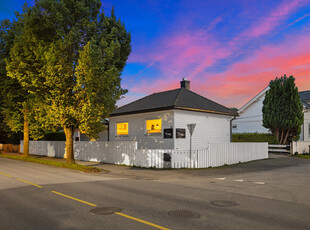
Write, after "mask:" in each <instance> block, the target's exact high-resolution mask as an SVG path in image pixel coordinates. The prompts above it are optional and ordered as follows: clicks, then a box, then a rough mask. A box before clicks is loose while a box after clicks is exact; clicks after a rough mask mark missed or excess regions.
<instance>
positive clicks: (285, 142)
mask: <svg viewBox="0 0 310 230" xmlns="http://www.w3.org/2000/svg"><path fill="white" fill-rule="evenodd" d="M289 133H290V130H289V129H288V130H287V132H286V135H285V137H284V141H283V143H284V144H285V145H286V144H287V138H288V135H289Z"/></svg>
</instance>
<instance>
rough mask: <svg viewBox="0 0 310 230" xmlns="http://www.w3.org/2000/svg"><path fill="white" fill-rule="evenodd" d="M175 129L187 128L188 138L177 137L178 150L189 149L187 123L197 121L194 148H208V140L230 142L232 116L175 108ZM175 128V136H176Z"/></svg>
mask: <svg viewBox="0 0 310 230" xmlns="http://www.w3.org/2000/svg"><path fill="white" fill-rule="evenodd" d="M174 117H175V129H176V128H183V129H185V130H186V138H185V139H183V138H176V139H175V149H176V150H189V148H190V134H189V131H188V128H187V124H192V123H195V124H196V127H195V130H194V133H193V136H192V149H202V148H206V147H207V144H208V142H230V120H231V119H232V117H231V116H226V115H219V114H212V113H203V112H196V111H195V112H193V111H185V110H175V115H174ZM175 129H174V134H173V135H174V136H175Z"/></svg>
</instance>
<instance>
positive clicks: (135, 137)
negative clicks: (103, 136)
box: [109, 110, 174, 149]
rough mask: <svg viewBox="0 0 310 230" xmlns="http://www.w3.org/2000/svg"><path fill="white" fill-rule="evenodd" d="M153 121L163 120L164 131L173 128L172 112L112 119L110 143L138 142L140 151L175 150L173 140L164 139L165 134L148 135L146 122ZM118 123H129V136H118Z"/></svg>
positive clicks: (110, 120)
mask: <svg viewBox="0 0 310 230" xmlns="http://www.w3.org/2000/svg"><path fill="white" fill-rule="evenodd" d="M152 119H162V130H163V129H166V128H173V125H174V124H173V121H174V113H173V111H172V110H167V111H161V112H149V113H141V114H133V115H123V116H116V117H110V118H109V122H110V123H109V125H110V127H109V133H110V134H109V135H110V141H116V140H117V141H137V142H138V148H139V149H146V148H147V149H173V148H174V143H173V139H164V138H163V133H160V134H159V133H156V134H146V127H145V125H146V120H152ZM118 122H128V136H127V135H126V136H117V133H116V124H117V123H118Z"/></svg>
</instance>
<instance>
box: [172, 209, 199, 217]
mask: <svg viewBox="0 0 310 230" xmlns="http://www.w3.org/2000/svg"><path fill="white" fill-rule="evenodd" d="M168 215H169V216H171V217H176V218H198V217H199V214H198V213H197V212H193V211H188V210H172V211H169V212H168Z"/></svg>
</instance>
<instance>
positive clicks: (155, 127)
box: [146, 119, 161, 133]
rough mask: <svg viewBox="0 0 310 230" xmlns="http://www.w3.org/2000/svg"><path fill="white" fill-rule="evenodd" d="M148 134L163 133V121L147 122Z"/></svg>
mask: <svg viewBox="0 0 310 230" xmlns="http://www.w3.org/2000/svg"><path fill="white" fill-rule="evenodd" d="M146 132H147V133H161V119H154V120H147V121H146Z"/></svg>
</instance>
